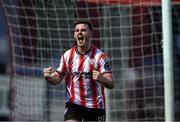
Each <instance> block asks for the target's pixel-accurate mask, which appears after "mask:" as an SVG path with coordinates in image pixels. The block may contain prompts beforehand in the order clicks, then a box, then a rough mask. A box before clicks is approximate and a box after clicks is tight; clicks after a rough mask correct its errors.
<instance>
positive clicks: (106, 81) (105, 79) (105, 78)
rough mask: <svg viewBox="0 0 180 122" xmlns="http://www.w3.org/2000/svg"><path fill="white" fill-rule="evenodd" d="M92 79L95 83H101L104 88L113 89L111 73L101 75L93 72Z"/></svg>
mask: <svg viewBox="0 0 180 122" xmlns="http://www.w3.org/2000/svg"><path fill="white" fill-rule="evenodd" d="M92 78H93V79H94V80H96V81H99V82H101V83H102V84H103V85H104V86H105V87H106V88H108V89H113V88H114V81H113V78H112V73H109V72H108V73H104V74H101V73H100V72H99V71H96V70H93V75H92Z"/></svg>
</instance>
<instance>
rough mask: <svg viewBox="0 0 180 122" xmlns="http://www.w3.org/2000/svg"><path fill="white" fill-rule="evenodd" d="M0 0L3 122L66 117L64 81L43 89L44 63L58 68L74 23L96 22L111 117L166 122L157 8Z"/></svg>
mask: <svg viewBox="0 0 180 122" xmlns="http://www.w3.org/2000/svg"><path fill="white" fill-rule="evenodd" d="M1 1H2V2H3V3H4V4H3V5H4V9H3V8H2V3H1V2H0V99H1V100H0V120H63V112H64V98H65V96H64V91H65V90H64V86H63V85H64V84H63V85H58V86H56V87H55V86H52V85H50V84H48V83H47V82H46V81H44V79H43V77H42V70H43V68H44V67H47V66H49V65H51V66H53V68H56V67H58V58H59V55H60V54H62V53H63V52H64V51H65V50H67V49H68V48H69V47H71V46H72V43H71V42H72V31H73V29H72V22H73V20H74V19H76V18H88V19H90V20H91V21H92V22H93V24H94V31H95V34H94V43H95V45H96V46H97V47H99V48H101V49H102V50H104V51H105V52H106V53H107V54H108V56H109V58H110V61H111V64H112V71H113V75H114V77H115V82H116V86H115V88H114V89H113V90H112V91H110V92H108V94H107V98H108V99H109V101H110V102H109V104H108V109H107V110H108V119H109V120H113V121H119V120H127V121H140V120H143V121H148V120H151V121H159V120H160V121H163V120H164V91H163V90H164V86H163V85H164V82H163V59H162V26H161V25H162V18H161V14H162V13H161V6H160V5H159V3H154V0H149V3H148V4H147V3H144V5H143V3H137V4H134V3H132V4H131V5H129V3H128V2H127V1H126V0H125V1H126V2H122V3H117V4H112V3H110V2H109V3H103V2H102V3H98V2H96V1H94V0H92V1H89V0H77V1H76V0H74V1H73V0H54V1H51V0H29V1H28V0H15V2H14V1H13V2H12V1H11V0H1ZM107 1H108V0H107ZM175 1H177V4H173V5H172V27H173V61H174V64H173V67H174V77H175V80H174V86H175V87H174V95H175V103H174V106H175V119H176V120H180V90H179V88H180V61H179V59H180V12H179V11H180V4H179V2H180V1H178V0H175ZM7 19H8V20H7ZM8 28H9V30H7V29H8ZM100 40H103V41H100Z"/></svg>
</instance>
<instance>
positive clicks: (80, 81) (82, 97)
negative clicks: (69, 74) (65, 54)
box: [78, 55, 86, 106]
mask: <svg viewBox="0 0 180 122" xmlns="http://www.w3.org/2000/svg"><path fill="white" fill-rule="evenodd" d="M84 61H85V55H82V56H80V60H79V65H78V71H79V73H80V74H79V75H80V76H79V80H78V82H79V90H80V91H79V92H80V104H81V105H82V106H86V102H85V99H84V83H83V82H84V81H83V77H82V76H81V73H82V72H83V65H84Z"/></svg>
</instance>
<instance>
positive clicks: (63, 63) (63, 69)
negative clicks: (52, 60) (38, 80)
mask: <svg viewBox="0 0 180 122" xmlns="http://www.w3.org/2000/svg"><path fill="white" fill-rule="evenodd" d="M56 72H58V73H60V74H62V75H65V74H66V61H65V58H64V55H62V56H61V59H60V63H59V67H58V68H57V69H56Z"/></svg>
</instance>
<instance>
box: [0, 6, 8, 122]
mask: <svg viewBox="0 0 180 122" xmlns="http://www.w3.org/2000/svg"><path fill="white" fill-rule="evenodd" d="M6 25H7V24H6V22H5V17H4V14H3V8H2V5H0V98H1V100H0V121H5V120H8V119H9V114H10V112H9V105H8V104H9V101H8V91H9V90H8V89H9V75H8V38H7V29H6V28H7V26H6Z"/></svg>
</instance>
